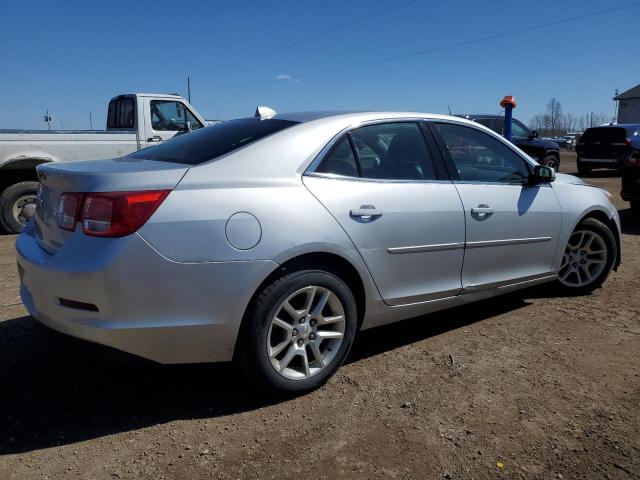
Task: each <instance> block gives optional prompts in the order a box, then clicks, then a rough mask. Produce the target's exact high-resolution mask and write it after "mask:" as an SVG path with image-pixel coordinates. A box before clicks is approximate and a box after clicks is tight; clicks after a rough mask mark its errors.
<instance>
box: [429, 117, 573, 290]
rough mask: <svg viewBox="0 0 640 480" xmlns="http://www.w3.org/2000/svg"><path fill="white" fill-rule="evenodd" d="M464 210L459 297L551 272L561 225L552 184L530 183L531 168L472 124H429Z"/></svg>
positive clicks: (501, 141) (512, 149)
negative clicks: (461, 289) (464, 225)
mask: <svg viewBox="0 0 640 480" xmlns="http://www.w3.org/2000/svg"><path fill="white" fill-rule="evenodd" d="M430 126H431V129H432V131H433V132H434V135H436V137H437V141H438V144H439V145H440V147H441V150H442V151H443V154H444V158H445V162H446V164H447V166H448V167H449V169H450V172H451V176H452V178H454V185H455V186H456V188H457V190H458V192H459V194H460V198H461V199H462V203H463V205H464V210H465V216H466V219H465V222H466V244H465V255H464V267H463V269H462V286H463V293H464V292H470V291H474V290H477V289H482V288H487V287H493V286H499V285H505V284H512V283H516V282H520V281H526V280H529V279H535V278H538V277H544V276H547V275H551V274H552V265H553V260H554V256H555V252H556V247H557V244H558V238H559V234H560V227H561V213H560V205H559V202H558V199H557V197H556V194H555V192H554V190H553V187H552V186H551V184H548V183H547V184H537V185H529V183H528V176H529V174H530V172H531V169H532V167H531V164H529V163H528V162H527V161H526V160H525V159H524V158H523V157H522V155H521V154H520V153H518V151H517V150H516V149H515V148H514V147H512V146H511V145H510V144H509V143H508V142H506V141H504V140H503V139H501V138H496V136H494V135H491V134H490V133H488V132H486V131H484V130H482V129H481V128H479V127H475V126H472V125H466V124H460V123H456V122H445V121H442V122H434V123H432V124H431V125H430Z"/></svg>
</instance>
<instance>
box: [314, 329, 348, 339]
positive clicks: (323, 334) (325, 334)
mask: <svg viewBox="0 0 640 480" xmlns="http://www.w3.org/2000/svg"><path fill="white" fill-rule="evenodd" d="M316 335H318V338H320V339H323V340H324V339H327V338H342V332H336V331H335V330H318V333H317V334H316Z"/></svg>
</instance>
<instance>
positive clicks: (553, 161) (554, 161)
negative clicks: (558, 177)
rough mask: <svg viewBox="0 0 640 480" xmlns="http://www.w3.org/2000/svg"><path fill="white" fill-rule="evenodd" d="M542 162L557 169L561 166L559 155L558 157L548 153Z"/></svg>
mask: <svg viewBox="0 0 640 480" xmlns="http://www.w3.org/2000/svg"><path fill="white" fill-rule="evenodd" d="M542 164H543V165H546V166H547V167H550V168H553V169H554V170H555V171H558V167H559V166H560V162H559V161H558V157H556V156H555V155H547V156H546V157H545V159H544V161H543V162H542Z"/></svg>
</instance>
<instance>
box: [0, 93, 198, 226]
mask: <svg viewBox="0 0 640 480" xmlns="http://www.w3.org/2000/svg"><path fill="white" fill-rule="evenodd" d="M207 125H208V123H207V122H206V121H205V120H204V118H203V117H202V116H201V115H200V114H198V112H196V110H195V109H194V108H193V107H192V106H191V105H189V103H188V102H187V101H186V100H185V99H184V98H182V97H181V96H179V95H165V94H148V93H134V94H125V95H118V96H117V97H114V98H113V99H111V101H110V102H109V108H108V113H107V128H106V130H57V131H49V130H0V229H2V230H4V231H6V232H9V233H18V232H20V231H21V230H22V228H23V227H24V226H25V225H26V223H27V220H28V217H29V212H30V211H32V210H33V209H35V204H36V201H37V191H38V182H37V176H36V167H37V166H38V165H40V164H43V163H48V162H67V161H74V160H99V159H106V158H116V157H122V156H124V155H127V154H129V153H131V152H134V151H136V150H140V149H142V148H145V147H148V146H152V145H156V144H158V143H160V142H164V141H165V140H169V139H170V138H173V137H175V136H176V135H180V134H182V133H185V132H189V131H191V130H196V129H198V128H202V127H205V126H207Z"/></svg>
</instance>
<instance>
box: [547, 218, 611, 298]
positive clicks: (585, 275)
mask: <svg viewBox="0 0 640 480" xmlns="http://www.w3.org/2000/svg"><path fill="white" fill-rule="evenodd" d="M617 254H618V246H617V244H616V240H615V237H614V236H613V233H612V232H611V230H610V229H609V227H607V225H605V224H604V223H602V222H600V221H598V220H596V219H594V218H587V219H585V220H583V221H582V222H580V224H579V225H578V226H577V227H576V229H575V230H574V231H573V233H572V234H571V237H569V242H568V243H567V245H566V247H565V250H564V253H563V255H562V262H561V265H560V269H559V270H558V282H559V284H560V285H561V287H562V288H563V289H564V290H565V292H566V293H569V294H576V295H580V294H586V293H590V292H591V291H593V290H594V289H596V288H598V287H600V286H601V285H602V283H603V282H604V281H605V279H606V278H607V276H608V275H609V272H610V271H611V268H612V266H613V263H614V262H615V259H616V257H617Z"/></svg>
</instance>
